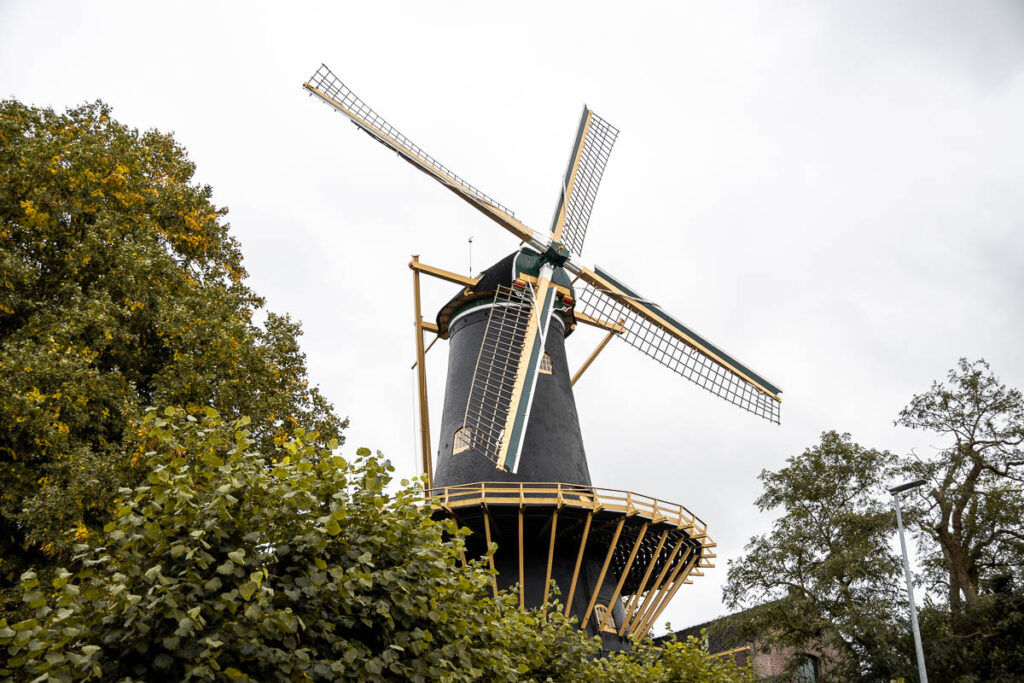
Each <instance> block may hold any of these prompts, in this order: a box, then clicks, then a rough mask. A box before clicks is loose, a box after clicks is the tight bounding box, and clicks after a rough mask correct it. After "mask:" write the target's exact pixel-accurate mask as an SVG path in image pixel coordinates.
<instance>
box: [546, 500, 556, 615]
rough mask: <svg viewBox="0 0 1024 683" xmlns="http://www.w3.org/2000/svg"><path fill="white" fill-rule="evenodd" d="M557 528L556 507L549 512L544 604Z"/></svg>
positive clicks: (549, 586)
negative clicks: (549, 533)
mask: <svg viewBox="0 0 1024 683" xmlns="http://www.w3.org/2000/svg"><path fill="white" fill-rule="evenodd" d="M557 529H558V508H555V510H554V512H552V513H551V538H550V540H548V568H547V572H546V573H545V574H544V604H547V601H548V593H549V592H550V591H551V566H552V563H553V562H554V559H555V533H556V530H557Z"/></svg>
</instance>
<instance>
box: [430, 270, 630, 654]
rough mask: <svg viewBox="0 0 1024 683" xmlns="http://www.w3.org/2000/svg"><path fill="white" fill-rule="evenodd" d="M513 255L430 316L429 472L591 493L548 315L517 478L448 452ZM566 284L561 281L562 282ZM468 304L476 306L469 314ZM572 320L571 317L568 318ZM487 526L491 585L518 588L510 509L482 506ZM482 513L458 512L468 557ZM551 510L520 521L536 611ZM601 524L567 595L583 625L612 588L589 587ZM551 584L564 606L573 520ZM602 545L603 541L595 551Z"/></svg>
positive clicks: (561, 533) (484, 461)
mask: <svg viewBox="0 0 1024 683" xmlns="http://www.w3.org/2000/svg"><path fill="white" fill-rule="evenodd" d="M515 256H516V255H513V256H512V257H509V258H506V259H504V260H503V261H501V262H499V263H498V264H495V265H494V266H492V267H491V268H490V269H488V271H487V272H486V273H485V274H484V275H483V276H482V277H481V279H480V281H479V282H478V284H477V286H476V287H475V288H474V290H473V291H469V290H466V291H464V292H463V293H462V294H460V295H459V296H458V297H456V298H455V299H453V300H452V302H450V303H449V304H448V306H446V307H445V309H444V310H442V312H441V315H439V319H438V322H439V327H440V328H441V329H442V330H444V329H446V330H447V336H448V340H449V352H448V379H447V384H446V387H445V397H444V407H443V411H442V416H441V426H440V433H439V438H438V450H437V457H436V460H435V463H436V466H435V471H434V482H433V485H434V486H435V487H438V488H440V487H449V486H458V485H460V484H472V483H477V482H517V483H518V482H547V483H555V482H557V483H564V484H577V485H580V486H585V487H590V486H591V481H590V471H589V469H588V467H587V459H586V453H585V452H584V449H583V437H582V435H581V433H580V424H579V418H578V416H577V414H576V401H575V399H574V397H573V392H572V383H571V379H570V374H569V366H568V363H567V361H566V356H565V335H566V322H565V320H566V319H565V317H563V316H561V315H557V314H556V315H553V316H552V318H551V324H550V328H549V332H548V336H547V339H546V343H545V351H546V352H547V353H548V354H549V355H550V357H551V366H552V368H551V370H552V371H551V374H550V375H548V374H540V375H539V376H538V378H537V386H536V389H535V394H534V403H533V407H532V409H531V412H530V417H529V421H528V423H527V427H526V436H525V441H524V443H523V450H522V453H521V455H520V461H519V466H518V468H517V472H516V473H512V472H506V471H502V470H499V469H497V468H496V467H495V464H494V462H493V461H491V460H490V459H489V458H487V457H485V456H484V455H482V454H481V453H479V452H477V451H475V450H473V449H468V450H464V451H461V452H459V453H454V454H453V453H452V445H453V441H454V436H455V432H456V431H457V430H458V429H460V428H462V426H463V423H464V419H465V411H466V404H467V402H468V398H469V392H470V387H471V385H472V380H473V372H474V370H475V368H476V362H477V357H478V355H479V352H480V346H481V342H482V340H483V336H484V331H485V329H486V327H487V319H488V315H489V314H490V311H491V308H490V306H489V305H487V303H488V300H489V298H490V295H492V293H493V291H494V289H495V287H496V286H497V285H499V284H502V285H506V286H507V285H509V284H510V283H511V281H512V278H514V277H516V275H514V274H513V272H512V270H513V263H514V262H515V261H514V258H515ZM566 284H568V282H566ZM474 306H479V307H478V308H474ZM570 319H571V318H570ZM487 514H489V515H490V525H491V533H492V538H493V540H494V541H495V542H496V543H497V544H498V551H497V553H496V554H495V557H494V562H495V568H496V569H497V570H498V585H499V587H501V588H507V587H509V586H512V585H514V584H517V583H519V557H518V550H517V548H518V546H519V544H518V521H517V520H518V506H515V507H509V508H508V509H507V510H504V509H497V506H490V511H489V512H488V513H487ZM483 515H484V513H483V511H480V510H477V511H475V512H473V513H468V512H467V511H466V510H465V509H463V510H460V514H459V519H460V522H462V523H464V524H466V525H468V526H470V527H471V528H473V529H474V531H475V533H474V534H473V536H472V537H471V538H470V539H469V542H468V550H469V551H470V553H471V554H473V555H482V554H483V553H484V552H485V551H486V543H485V540H484V533H483V524H484V521H483ZM550 522H551V511H550V509H546V510H538V509H531V508H530V507H529V506H527V509H526V512H525V516H524V533H523V539H524V543H523V548H524V553H523V556H524V557H523V560H524V562H523V564H524V572H523V573H524V582H523V584H524V601H525V604H526V606H527V607H533V606H538V605H540V604H541V603H542V602H543V599H544V587H545V575H546V570H547V561H548V543H549V540H550ZM613 523H614V522H613V521H609V520H600V521H597V520H595V522H594V524H593V528H594V531H592V533H591V543H588V549H587V551H586V552H585V553H584V556H583V562H582V564H581V567H580V571H579V576H578V579H577V582H576V589H575V591H573V599H572V605H571V613H573V614H575V615H576V617H577V618H578V619H580V620H582V618H583V616H584V614H585V613H586V610H587V607H588V606H589V604H590V600H591V597H592V596H593V595H594V593H595V592H597V593H598V603H600V604H604V605H608V604H609V602H610V598H611V597H612V595H613V593H614V591H615V585H616V583H617V582H618V578H619V577H618V575H617V574H616V573H615V571H613V570H611V569H609V570H608V571H607V572H606V574H605V576H604V578H603V581H601V585H600V586H598V578H600V574H601V567H602V564H603V563H604V555H605V551H604V550H603V549H601V548H597V547H591V546H597V545H598V544H595V543H594V542H593V539H594V538H595V537H596V535H597V533H596V529H597V528H598V527H604V528H606V529H607V527H608V525H609V524H613ZM557 528H558V534H557V536H556V543H555V551H554V554H553V561H552V572H551V578H552V579H553V580H554V582H555V584H556V585H557V586H558V588H559V591H560V596H559V599H560V601H561V602H562V603H563V604H565V602H566V601H567V599H568V596H569V591H570V587H571V583H572V578H573V571H574V569H575V566H576V558H577V553H578V551H579V546H580V540H581V534H582V528H583V523H582V520H581V519H580V518H577V519H575V520H573V519H570V518H564V519H560V520H559V523H558V527H557ZM604 548H605V549H606V548H607V544H606V545H605V546H604ZM615 602H616V604H614V605H612V610H613V612H612V615H613V618H612V620H610V621H614V624H612V626H613V627H615V626H617V625H618V624H621V623H622V622H623V619H624V613H623V608H622V605H621V603H620V602H619V601H615ZM587 631H588V632H589V633H590V634H591V635H594V634H597V633H598V619H597V618H595V615H594V614H591V617H590V620H589V623H588V625H587ZM601 636H602V639H603V641H604V644H605V648H606V649H622V648H628V647H629V642H628V640H627V639H624V638H619V637H618V636H616V635H615V634H614V633H608V632H605V633H602V634H601Z"/></svg>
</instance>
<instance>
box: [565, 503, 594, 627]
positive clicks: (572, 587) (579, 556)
mask: <svg viewBox="0 0 1024 683" xmlns="http://www.w3.org/2000/svg"><path fill="white" fill-rule="evenodd" d="M592 521H594V511H593V510H591V511H590V512H588V513H587V521H586V524H584V525H583V537H582V538H581V539H580V550H579V552H578V553H576V568H575V569H573V570H572V583H570V584H569V597H568V598H566V600H565V616H569V612H570V610H572V596H573V595H575V593H576V579H578V578H579V576H580V565H582V564H583V551H584V550H586V548H587V536H588V535H590V523H591V522H592Z"/></svg>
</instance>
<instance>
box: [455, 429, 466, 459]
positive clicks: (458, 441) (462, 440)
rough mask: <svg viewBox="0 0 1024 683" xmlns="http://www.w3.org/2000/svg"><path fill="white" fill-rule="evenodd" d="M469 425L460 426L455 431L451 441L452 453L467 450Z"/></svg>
mask: <svg viewBox="0 0 1024 683" xmlns="http://www.w3.org/2000/svg"><path fill="white" fill-rule="evenodd" d="M469 436H470V431H469V427H462V428H460V429H458V430H456V432H455V440H454V441H453V442H452V455H454V454H456V453H461V452H462V451H468V450H469V446H470V443H469Z"/></svg>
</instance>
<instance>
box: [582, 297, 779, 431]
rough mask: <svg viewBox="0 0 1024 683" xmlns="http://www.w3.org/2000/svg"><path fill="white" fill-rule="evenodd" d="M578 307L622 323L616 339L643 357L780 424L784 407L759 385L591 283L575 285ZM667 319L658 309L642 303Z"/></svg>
mask: <svg viewBox="0 0 1024 683" xmlns="http://www.w3.org/2000/svg"><path fill="white" fill-rule="evenodd" d="M576 301H577V306H578V307H579V308H580V309H581V310H582V312H583V313H584V314H585V315H588V316H590V317H591V318H594V319H596V320H601V321H604V322H606V323H609V324H610V325H614V324H615V323H616V321H618V320H623V321H624V322H623V323H622V327H623V328H624V329H623V331H622V332H620V333H619V334H618V335H617V336H619V337H620V338H622V339H623V340H624V341H625V342H627V343H628V344H629V345H631V346H633V347H634V348H636V349H638V350H639V351H640V352H641V353H643V354H645V355H647V356H650V357H651V358H653V359H654V360H656V361H658V362H659V363H661V364H662V365H664V366H665V367H667V368H668V369H670V370H672V371H673V372H675V373H676V374H678V375H681V376H682V377H684V378H685V379H688V380H690V381H691V382H693V383H694V384H696V385H697V386H699V387H701V388H702V389H705V390H707V391H709V392H711V393H712V394H714V395H715V396H718V397H719V398H722V399H725V400H726V401H728V402H729V403H732V404H733V405H735V406H738V407H740V408H742V409H743V410H746V411H748V412H750V413H753V414H754V415H757V416H758V417H761V418H764V419H766V420H768V421H769V422H773V423H775V424H779V423H780V412H781V404H780V403H779V401H778V400H776V399H775V398H773V397H772V396H770V395H769V394H767V393H765V392H764V391H763V390H762V389H760V388H759V387H758V386H757V385H755V384H753V383H752V382H750V381H748V380H747V379H745V378H744V377H742V376H741V375H739V374H737V373H736V372H733V371H732V370H730V369H729V368H727V367H726V366H724V365H722V364H721V363H719V362H718V361H716V360H715V359H714V358H712V357H711V356H709V355H708V354H706V353H704V352H703V351H701V350H700V349H699V348H697V347H696V346H694V345H693V344H691V343H689V342H687V341H685V340H683V339H680V338H679V335H678V334H673V333H672V332H671V331H669V329H668V328H666V327H665V326H664V325H661V324H659V323H657V322H655V321H653V320H650V319H648V318H646V317H644V316H642V315H641V314H640V313H638V312H637V311H635V310H634V309H633V308H630V307H629V306H626V305H624V304H622V303H621V302H619V301H617V300H616V299H614V298H612V297H611V296H609V294H608V293H606V292H604V291H601V290H598V289H597V288H595V287H594V286H593V285H591V284H589V283H583V282H579V283H577V285H576ZM642 303H643V304H644V306H645V307H646V308H649V309H652V310H653V311H655V312H657V313H659V314H660V315H661V316H663V317H665V318H668V315H667V314H665V313H664V312H663V311H662V310H661V308H660V307H659V306H657V305H656V304H653V303H651V302H649V301H643V302H642Z"/></svg>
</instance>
